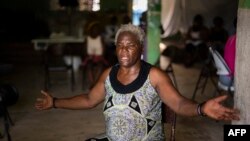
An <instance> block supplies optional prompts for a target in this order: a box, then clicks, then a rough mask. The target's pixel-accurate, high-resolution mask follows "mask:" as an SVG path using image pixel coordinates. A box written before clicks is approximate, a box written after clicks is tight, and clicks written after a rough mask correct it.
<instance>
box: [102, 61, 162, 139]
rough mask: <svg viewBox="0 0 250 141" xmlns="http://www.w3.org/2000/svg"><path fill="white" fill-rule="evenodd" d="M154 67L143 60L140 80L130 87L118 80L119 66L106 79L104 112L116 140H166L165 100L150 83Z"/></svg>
mask: <svg viewBox="0 0 250 141" xmlns="http://www.w3.org/2000/svg"><path fill="white" fill-rule="evenodd" d="M150 68H151V65H150V64H148V63H146V62H144V61H142V65H141V69H140V72H139V75H138V77H137V78H136V79H135V80H134V81H133V82H131V83H130V84H128V85H123V84H122V83H120V82H119V80H118V79H117V73H118V70H119V65H115V66H113V67H112V69H111V71H110V74H109V76H108V77H107V79H106V80H105V90H106V96H105V101H104V107H103V113H104V117H105V121H106V136H107V138H108V139H109V140H112V141H163V140H164V132H163V123H162V113H161V105H162V101H161V99H160V97H159V96H158V94H157V92H156V91H155V89H154V87H153V86H152V85H151V83H150V79H149V71H150Z"/></svg>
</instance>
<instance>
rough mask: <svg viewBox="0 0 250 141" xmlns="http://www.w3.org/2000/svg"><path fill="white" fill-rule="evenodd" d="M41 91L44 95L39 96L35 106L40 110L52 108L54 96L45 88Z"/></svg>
mask: <svg viewBox="0 0 250 141" xmlns="http://www.w3.org/2000/svg"><path fill="white" fill-rule="evenodd" d="M41 93H42V95H43V96H42V97H41V98H37V100H36V103H35V108H36V109H38V110H47V109H51V108H52V107H53V97H52V96H51V95H50V94H49V93H47V92H45V91H43V90H42V91H41Z"/></svg>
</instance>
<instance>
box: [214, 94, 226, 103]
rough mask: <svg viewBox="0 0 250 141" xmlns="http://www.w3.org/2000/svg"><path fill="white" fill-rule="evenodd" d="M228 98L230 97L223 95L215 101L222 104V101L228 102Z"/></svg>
mask: <svg viewBox="0 0 250 141" xmlns="http://www.w3.org/2000/svg"><path fill="white" fill-rule="evenodd" d="M227 97H228V96H227V95H222V96H219V97H216V98H215V99H214V100H215V101H216V102H221V101H224V100H226V99H227Z"/></svg>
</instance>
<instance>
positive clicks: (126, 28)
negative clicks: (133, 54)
mask: <svg viewBox="0 0 250 141" xmlns="http://www.w3.org/2000/svg"><path fill="white" fill-rule="evenodd" d="M122 32H130V33H132V34H134V35H135V36H136V37H137V39H138V40H139V42H140V44H141V45H143V42H144V38H145V32H144V31H143V30H142V29H141V28H140V27H139V26H136V25H132V24H124V25H122V26H121V27H120V28H119V30H118V31H117V33H116V35H115V45H116V43H117V38H118V36H119V35H120V34H121V33H122Z"/></svg>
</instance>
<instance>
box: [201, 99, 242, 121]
mask: <svg viewBox="0 0 250 141" xmlns="http://www.w3.org/2000/svg"><path fill="white" fill-rule="evenodd" d="M226 99H227V95H223V96H219V97H216V98H213V99H210V100H208V101H207V102H206V103H205V104H204V105H203V106H202V112H203V113H204V114H206V115H207V116H209V117H211V118H213V119H216V120H225V121H231V120H239V119H240V118H239V111H238V110H236V109H233V108H229V107H225V106H223V105H222V102H223V101H224V100H226Z"/></svg>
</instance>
